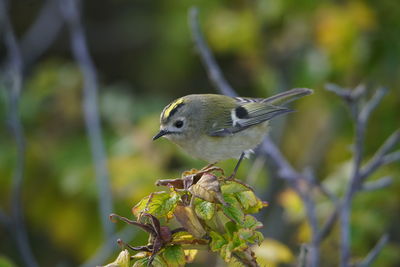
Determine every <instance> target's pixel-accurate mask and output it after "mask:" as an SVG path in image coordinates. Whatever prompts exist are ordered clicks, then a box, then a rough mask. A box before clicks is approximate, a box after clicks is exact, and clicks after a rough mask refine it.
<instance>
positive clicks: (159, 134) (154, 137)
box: [153, 130, 169, 141]
mask: <svg viewBox="0 0 400 267" xmlns="http://www.w3.org/2000/svg"><path fill="white" fill-rule="evenodd" d="M166 134H169V132H168V131H167V130H160V131H159V132H158V134H156V135H155V136H153V141H154V140H157V139H158V138H160V137H161V136H164V135H166Z"/></svg>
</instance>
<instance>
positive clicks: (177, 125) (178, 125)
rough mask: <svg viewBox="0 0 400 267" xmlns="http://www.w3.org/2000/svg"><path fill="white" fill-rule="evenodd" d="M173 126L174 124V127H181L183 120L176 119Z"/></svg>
mask: <svg viewBox="0 0 400 267" xmlns="http://www.w3.org/2000/svg"><path fill="white" fill-rule="evenodd" d="M174 126H175V127H176V128H182V126H183V121H181V120H179V121H176V122H175V123H174Z"/></svg>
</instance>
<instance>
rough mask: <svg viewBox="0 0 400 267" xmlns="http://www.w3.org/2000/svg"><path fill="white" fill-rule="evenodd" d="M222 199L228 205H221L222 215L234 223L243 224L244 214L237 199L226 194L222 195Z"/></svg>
mask: <svg viewBox="0 0 400 267" xmlns="http://www.w3.org/2000/svg"><path fill="white" fill-rule="evenodd" d="M223 196H224V199H225V201H226V202H227V203H228V205H222V211H223V213H224V214H225V215H226V216H227V217H228V218H230V219H232V220H234V221H235V222H236V223H239V224H241V223H243V220H244V213H243V211H242V209H241V206H240V204H239V202H238V201H237V199H236V198H235V197H234V196H232V195H228V194H224V195H223Z"/></svg>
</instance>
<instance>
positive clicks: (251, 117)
mask: <svg viewBox="0 0 400 267" xmlns="http://www.w3.org/2000/svg"><path fill="white" fill-rule="evenodd" d="M312 92H313V91H312V90H311V89H307V88H295V89H292V90H289V91H286V92H283V93H280V94H277V95H274V96H271V97H269V98H244V97H229V96H225V95H217V94H197V95H187V96H184V97H181V98H178V99H176V100H174V101H173V102H171V103H170V104H169V105H167V106H166V107H165V108H164V110H163V111H162V113H161V116H160V131H159V132H158V133H157V134H156V135H155V136H154V137H153V140H156V139H158V138H160V137H162V136H163V137H165V138H167V139H169V140H171V141H172V142H174V143H175V144H177V145H178V146H180V147H181V148H182V149H183V150H184V151H185V152H187V153H188V154H189V155H191V156H193V157H195V158H199V159H202V160H204V161H207V162H209V163H212V164H214V163H216V162H219V161H222V160H226V159H230V158H237V159H239V162H238V164H239V163H240V161H241V159H242V158H243V157H244V156H247V155H248V154H249V153H250V152H252V150H253V149H254V148H255V147H256V146H257V145H259V144H260V143H261V142H262V140H263V138H264V137H265V135H266V134H267V130H268V121H269V120H270V119H272V118H274V117H276V116H278V115H282V114H285V113H288V112H291V111H293V110H291V109H288V108H286V107H283V106H281V105H284V104H287V103H289V102H291V101H293V100H296V99H298V98H300V97H303V96H306V95H309V94H311V93H312ZM237 167H238V165H237V166H236V168H235V171H236V170H237Z"/></svg>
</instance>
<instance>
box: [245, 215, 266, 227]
mask: <svg viewBox="0 0 400 267" xmlns="http://www.w3.org/2000/svg"><path fill="white" fill-rule="evenodd" d="M241 226H242V227H243V228H250V229H252V230H254V229H259V228H261V227H263V224H262V223H261V222H259V221H257V219H256V218H254V217H253V216H251V215H246V216H245V217H244V221H243V224H242V225H241Z"/></svg>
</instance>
